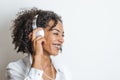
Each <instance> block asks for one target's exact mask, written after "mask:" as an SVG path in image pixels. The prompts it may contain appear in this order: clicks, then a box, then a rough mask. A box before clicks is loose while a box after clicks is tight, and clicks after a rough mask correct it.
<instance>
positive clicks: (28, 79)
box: [6, 63, 43, 80]
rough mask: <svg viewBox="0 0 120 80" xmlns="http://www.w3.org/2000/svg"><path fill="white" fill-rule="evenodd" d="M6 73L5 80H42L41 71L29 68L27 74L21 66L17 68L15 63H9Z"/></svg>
mask: <svg viewBox="0 0 120 80" xmlns="http://www.w3.org/2000/svg"><path fill="white" fill-rule="evenodd" d="M6 71H7V72H6V78H7V80H43V79H42V74H43V71H42V70H39V69H35V68H31V69H30V70H29V72H26V71H25V69H24V68H23V66H19V65H17V64H16V63H10V64H9V65H8V66H7V68H6Z"/></svg>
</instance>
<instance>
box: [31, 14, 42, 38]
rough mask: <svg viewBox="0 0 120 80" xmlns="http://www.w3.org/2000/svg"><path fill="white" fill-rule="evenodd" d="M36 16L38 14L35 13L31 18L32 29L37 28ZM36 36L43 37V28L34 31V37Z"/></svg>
mask: <svg viewBox="0 0 120 80" xmlns="http://www.w3.org/2000/svg"><path fill="white" fill-rule="evenodd" d="M37 17H38V15H36V16H35V18H34V19H33V23H32V28H33V29H36V28H37V25H36V20H37ZM38 36H42V37H44V30H43V29H42V30H40V31H38V32H37V33H36V37H38Z"/></svg>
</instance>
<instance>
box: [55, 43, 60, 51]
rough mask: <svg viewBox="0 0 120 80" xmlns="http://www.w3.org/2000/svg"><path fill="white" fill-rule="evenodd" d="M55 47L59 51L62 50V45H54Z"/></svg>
mask: <svg viewBox="0 0 120 80" xmlns="http://www.w3.org/2000/svg"><path fill="white" fill-rule="evenodd" d="M53 46H54V47H55V48H56V49H58V50H60V48H61V44H53Z"/></svg>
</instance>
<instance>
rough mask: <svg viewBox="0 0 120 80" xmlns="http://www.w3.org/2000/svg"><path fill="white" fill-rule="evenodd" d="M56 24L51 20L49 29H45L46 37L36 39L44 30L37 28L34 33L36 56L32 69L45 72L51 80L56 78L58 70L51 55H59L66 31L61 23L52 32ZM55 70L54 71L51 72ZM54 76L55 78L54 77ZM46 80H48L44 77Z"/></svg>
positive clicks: (33, 40) (33, 56) (34, 55)
mask: <svg viewBox="0 0 120 80" xmlns="http://www.w3.org/2000/svg"><path fill="white" fill-rule="evenodd" d="M53 24H54V21H53V20H51V21H50V22H49V23H48V25H49V26H48V27H46V28H45V29H44V32H45V36H44V37H42V36H38V37H36V32H37V31H39V30H41V29H42V28H37V29H35V30H33V32H32V42H33V48H34V54H33V55H32V58H33V63H32V67H34V68H36V69H40V70H43V72H45V73H46V74H47V75H48V76H50V77H51V78H54V79H55V77H56V70H55V68H54V66H53V65H51V64H52V62H51V59H50V55H54V56H55V55H57V54H58V52H59V50H60V46H61V45H62V44H63V42H64V38H63V37H64V30H63V26H62V23H61V22H60V21H59V22H58V24H57V25H56V26H55V27H53V28H52V30H50V28H51V27H50V26H52V25H53ZM51 68H53V71H52V70H51ZM53 75H54V76H53ZM43 79H44V80H48V78H46V77H45V76H44V75H43Z"/></svg>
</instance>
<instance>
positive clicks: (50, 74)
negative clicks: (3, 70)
mask: <svg viewBox="0 0 120 80" xmlns="http://www.w3.org/2000/svg"><path fill="white" fill-rule="evenodd" d="M36 26H37V28H35V27H36ZM42 30H43V31H44V35H42V34H37V33H38V32H39V31H42ZM12 38H13V44H14V45H15V49H17V52H23V53H27V54H28V56H26V57H24V58H23V59H20V60H18V61H16V62H11V63H9V65H8V66H7V79H8V80H70V79H68V78H67V75H66V72H65V70H64V69H63V68H61V66H56V64H54V63H53V62H52V61H51V58H50V55H54V56H55V55H58V53H59V51H61V50H62V49H61V46H62V44H63V42H64V30H63V25H62V20H61V17H60V16H58V15H57V14H56V13H54V12H52V11H44V10H38V9H36V8H33V9H31V10H25V11H21V12H20V13H18V17H17V18H16V19H15V20H14V24H13V33H12Z"/></svg>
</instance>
